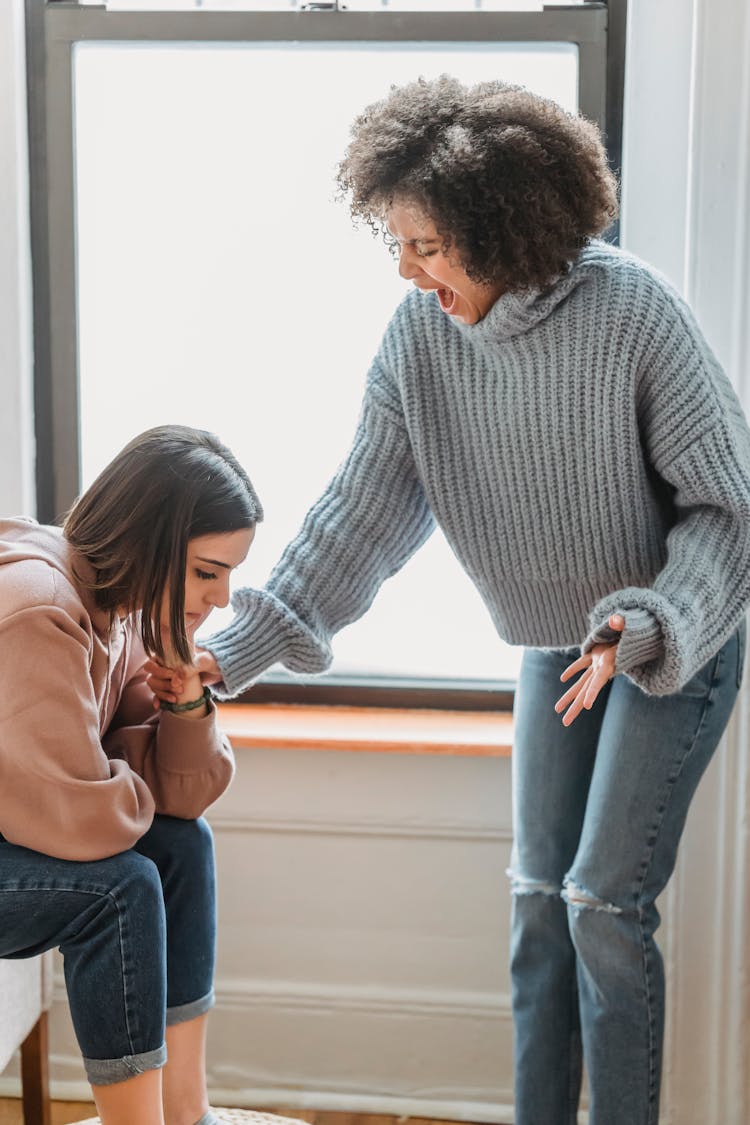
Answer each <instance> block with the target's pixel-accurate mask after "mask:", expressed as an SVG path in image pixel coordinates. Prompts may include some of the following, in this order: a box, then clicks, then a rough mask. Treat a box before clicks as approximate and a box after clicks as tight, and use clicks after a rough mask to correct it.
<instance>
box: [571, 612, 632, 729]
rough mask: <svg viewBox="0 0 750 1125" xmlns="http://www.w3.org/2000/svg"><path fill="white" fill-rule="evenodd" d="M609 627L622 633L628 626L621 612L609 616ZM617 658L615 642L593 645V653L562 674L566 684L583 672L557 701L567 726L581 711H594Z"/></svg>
mask: <svg viewBox="0 0 750 1125" xmlns="http://www.w3.org/2000/svg"><path fill="white" fill-rule="evenodd" d="M609 626H610V628H611V629H614V630H615V632H617V633H621V632H622V631H623V629H624V628H625V618H624V617H622V615H621V614H619V613H615V614H613V615H612V616H611V617H610V619H609ZM616 658H617V643H616V642H615V643H614V644H606V645H594V647H593V648H592V649H591V650H590V652H587V653H586V654H585V655H584V656H580V657H579V658H578V660H575V661H574V662H573V663H572V664H570V665H569V666H568V667H567V668H566V669H565V671H564V672H563V674H562V676H561V677H560V679H561V680H562V681H563V683H566V682H567V681H568V680H569V679H570V678H571V676H575V675H576V674H577V673H578V672H583V675H582V676H581V677H580V679H578V680H577V681H576V682H575V683H574V684H573V686H572V687H571V688H569V689H568V691H566V692H565V695H563V696H561V697H560V699H558V701H557V703H556V704H555V711H557V713H558V715H559V714H560V713H561V712H562V711H565V714H564V715H563V725H564V726H566V727H569V726H570V724H571V723H572V722H574V721H575V720H576V719H577V718H578V716H579V715H580V713H581V711H583V710H586V711H590V710H591V708H592V707H593V706H594V703H595V702H596V698H597V696H598V695H599V692H600V691H601V690H602V688H603V687H604V685H605V684H606V683H608V682H609V681H610V680H611V679H612V677H613V676H614V674H615V660H616ZM566 708H567V710H566Z"/></svg>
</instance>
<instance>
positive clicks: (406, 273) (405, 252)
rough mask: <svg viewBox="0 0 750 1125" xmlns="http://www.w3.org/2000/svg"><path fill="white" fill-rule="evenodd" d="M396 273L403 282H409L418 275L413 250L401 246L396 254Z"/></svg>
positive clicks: (409, 247)
mask: <svg viewBox="0 0 750 1125" xmlns="http://www.w3.org/2000/svg"><path fill="white" fill-rule="evenodd" d="M398 272H399V274H400V275H401V277H403V279H404V280H405V281H411V279H412V278H413V277H416V276H417V274H418V273H420V266H419V262H418V261H417V258H416V255H415V253H414V249H413V247H411V246H401V247H399V252H398Z"/></svg>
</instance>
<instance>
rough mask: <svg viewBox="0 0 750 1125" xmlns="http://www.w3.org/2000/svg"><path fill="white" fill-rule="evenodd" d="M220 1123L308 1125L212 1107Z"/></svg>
mask: <svg viewBox="0 0 750 1125" xmlns="http://www.w3.org/2000/svg"><path fill="white" fill-rule="evenodd" d="M211 1112H212V1113H215V1114H216V1116H217V1117H218V1119H219V1121H226V1122H227V1125H307V1123H306V1122H302V1121H300V1119H299V1118H298V1117H279V1115H278V1114H276V1113H256V1112H255V1110H254V1109H224V1108H222V1107H218V1108H216V1107H214V1106H211ZM75 1125H100V1121H99V1118H98V1117H87V1118H86V1120H85V1121H76V1122H75Z"/></svg>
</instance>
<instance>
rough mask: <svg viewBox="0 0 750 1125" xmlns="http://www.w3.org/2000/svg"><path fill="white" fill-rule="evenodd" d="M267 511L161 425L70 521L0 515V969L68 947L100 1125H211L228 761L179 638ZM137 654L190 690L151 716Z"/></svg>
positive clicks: (201, 447) (214, 594)
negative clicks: (222, 805)
mask: <svg viewBox="0 0 750 1125" xmlns="http://www.w3.org/2000/svg"><path fill="white" fill-rule="evenodd" d="M260 519H262V510H261V507H260V504H259V502H258V498H257V496H256V495H255V492H254V490H253V487H252V485H251V483H250V481H249V479H248V477H247V474H246V473H245V472H244V470H243V469H242V468H241V466H240V465H239V464H238V462H237V461H236V460H235V458H234V457H233V455H232V454H231V453H230V452H229V450H228V449H226V448H225V447H224V446H223V445H222V444H221V443H220V442H219V441H218V440H217V439H216V438H214V437H213V435H211V434H208V433H204V432H202V431H197V430H191V429H188V428H185V427H176V426H173V427H161V428H158V429H155V430H151V431H149V432H147V433H145V434H142V435H141V436H140V437H138V438H136V439H135V440H134V441H132V442H131V443H130V444H129V445H128V446H127V448H126V449H124V450H123V451H122V452H121V453H120V454H119V455H118V456H117V457H116V458H115V459H114V461H112V463H111V464H110V465H108V466H107V468H105V469H104V471H103V472H102V473H101V474H100V476H99V477H98V478H97V480H96V481H95V482H94V484H92V486H91V487H90V488H89V489H88V491H87V492H85V493H84V494H83V495H82V496H81V497H80V498H79V500H78V501H77V503H76V504H75V506H74V507H73V509H72V511H71V512H70V513H69V515H68V517H67V519H66V521H65V524H64V526H63V528H62V529H59V528H56V527H45V526H41V525H39V524H37V523H36V522H34V521H33V520H23V519H11V520H2V521H0V678H1V679H2V683H3V691H2V698H1V699H0V901H1V903H2V908H1V909H0V957H29V956H32V955H34V954H37V953H40V952H42V951H43V950H46V949H51V948H55V947H58V946H59V948H60V950H61V952H62V954H63V957H64V961H65V979H66V984H67V989H68V997H69V1000H70V1007H71V1012H72V1016H73V1023H74V1027H75V1031H76V1035H77V1038H78V1042H79V1045H80V1048H81V1052H82V1054H83V1057H84V1063H85V1067H86V1073H87V1077H88V1079H89V1081H90V1082H91V1085H92V1088H93V1092H94V1098H95V1101H96V1104H97V1108H98V1110H99V1114H100V1117H101V1120H102V1123H103V1125H134V1123H137V1125H164V1123H165V1122H166V1125H194V1123H195V1122H198V1121H200V1123H201V1125H209V1123H212V1122H215V1121H216V1118H215V1117H214V1116H213V1115H212V1114H211V1113H210V1111H209V1108H208V1102H207V1098H206V1082H205V1063H204V1053H205V1031H206V1013H207V1012H208V1010H209V1008H210V1007H211V1006H212V1003H213V991H212V979H213V965H214V945H215V929H216V922H215V879H214V859H213V847H212V840H211V832H210V829H209V828H208V825H207V824H206V822H205V821H204V820H203V819H202V818H201V814H202V813H203V812H204V810H205V809H206V808H207V807H208V805H210V804H211V803H212V802H213V801H215V800H216V798H217V797H218V796H219V795H220V794H221V793H222V792H223V791H224V789H225V788H226V787H227V785H228V784H229V781H230V779H231V776H232V771H233V760H232V753H231V749H230V747H229V744H228V743H227V741H226V739H225V738H224V737H223V736H222V734H221V731H220V730H219V728H218V726H217V722H216V711H215V708H214V706H213V704H212V702H211V699H210V693H209V692H208V690H207V689H204V687H203V684H202V683H201V681H200V676H199V674H198V671H197V670H196V669H195V668H194V667H193V666H192V663H191V660H192V654H193V653H192V635H193V633H194V631H195V629H196V628H198V626H199V625H201V624H202V622H203V621H204V620H205V619H206V617H207V616H208V614H209V613H210V612H211V610H212V608H213V607H214V606H217V605H218V606H222V605H226V604H227V602H228V597H229V594H228V583H229V575H230V574H231V572H232V570H234V568H235V567H236V566H238V565H239V564H240V563H241V562H242V561H243V560H244V558H245V556H246V554H247V551H248V549H249V547H250V544H251V542H252V539H253V534H254V529H255V525H256V523H257V522H258V521H259V520H260ZM147 654H149V655H153V656H155V657H156V658H158V659H159V660H161V661H163V662H165V663H166V664H168V665H171V666H177V667H179V668H180V673H181V676H182V681H183V686H182V690H181V692H180V693H179V695H177V696H175V697H174V699H173V701H172V702H171V703H166V704H162V709H161V710H160V711H159V713H158V714H155V712H154V705H153V695H152V693H151V691H150V690H149V688H148V686H147V684H146V673H145V669H144V666H145V664H146V661H147ZM165 1024H166V1033H165ZM167 1052H168V1056H169V1058H168V1062H167ZM165 1063H166V1066H165ZM162 1068H163V1070H162Z"/></svg>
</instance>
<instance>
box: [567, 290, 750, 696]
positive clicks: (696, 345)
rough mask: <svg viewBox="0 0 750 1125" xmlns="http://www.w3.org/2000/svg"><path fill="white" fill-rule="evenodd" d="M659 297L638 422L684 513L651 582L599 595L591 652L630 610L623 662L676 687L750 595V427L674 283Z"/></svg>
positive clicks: (621, 668)
mask: <svg viewBox="0 0 750 1125" xmlns="http://www.w3.org/2000/svg"><path fill="white" fill-rule="evenodd" d="M654 300H655V301H657V302H658V303H659V307H658V309H657V310H656V311H657V314H658V322H659V325H660V328H659V332H658V334H657V335H656V337H655V339H654V341H653V346H652V347H651V348H650V349H649V351H648V352H647V362H646V363H645V365H644V371H643V372H642V377H641V382H640V394H639V402H638V409H639V425H640V429H641V434H642V440H643V444H644V447H645V451H646V456H647V457H648V459H649V461H650V463H651V464H652V465H653V467H654V468H655V469H656V471H657V472H658V474H659V476H660V477H661V478H662V480H664V481H665V482H666V483H667V484H668V485H669V486H670V488H671V490H672V495H673V502H674V505H675V509H676V513H677V518H676V521H675V523H674V525H673V526H672V528H671V530H670V532H669V534H668V537H667V558H666V562H665V565H664V567H663V568H662V570H661V571H660V572H659V573H658V574H657V575H656V577H655V579H654V581H653V583H652V585H651V586H650V587H649V588H643V589H640V588H636V587H629V588H627V589H622V590H617V591H615V592H613V593H611V594H609V595H608V596H607V597H606V598H604V599H603V600H602V601H601V602H599V604H598V605H597V606H596V607H595V608H594V610H593V612H592V615H591V632H590V633H589V635H588V637H587V638H586V640H585V642H584V645H583V651H584V652H587V651H589V650H590V649H591V648H592V646H593V645H595V644H597V643H611V642H612V641H614V640H616V635H614V636H613V635H612V631H611V630H610V629H609V626H608V623H607V621H608V618H609V615H610V614H613V613H621V614H622V615H623V616H624V618H625V629H624V631H623V633H622V635H621V636H620V638H619V640H618V641H617V648H618V651H617V660H616V671H617V672H624V673H626V674H627V675H628V676H630V678H631V679H632V680H634V681H635V683H637V684H638V685H639V686H640V687H642V688H643V690H644V691H646V692H649V693H651V694H654V695H667V694H670V693H673V692H677V691H679V690H680V689H681V688H682V687H683V686H684V685H685V684H686V683H687V682H688V680H690V679H691V677H692V676H693V675H695V673H696V672H697V671H699V669H700V668H701V667H702V666H703V665H704V664H705V663H706V661H708V660H709V659H710V658H711V657H712V656H713V655H714V654H715V653H716V652H718V650H719V648H721V646H722V645H723V644H724V643H725V642H726V641H727V640H728V638H729V637H730V636H731V634H732V632H733V631H734V630H735V629H736V628H737V626H738V625H739V623H740V621H741V619H742V615H743V613H744V612H745V608H746V606H747V604H748V602H749V601H750V432H749V431H748V427H747V423H746V421H745V417H744V414H743V412H742V407H741V406H740V403H739V401H738V399H737V396H736V395H735V393H734V390H733V389H732V386H731V384H730V382H729V380H728V379H727V377H726V375H725V374H724V372H723V371H722V369H721V367H720V365H719V363H718V362H717V360H716V358H715V357H714V356H713V354H712V353H711V351H710V349H709V347H708V345H707V344H706V342H705V340H704V339H703V336H702V335H701V333H700V330H699V328H698V326H697V324H696V323H695V321H694V319H693V317H692V314H691V313H690V311H689V310H688V309H687V307H686V306H685V305H684V304H683V303H682V302H681V301H680V300H679V298H677V296H676V295H670V293H669V292H657V293H656V294H655V297H654Z"/></svg>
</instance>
